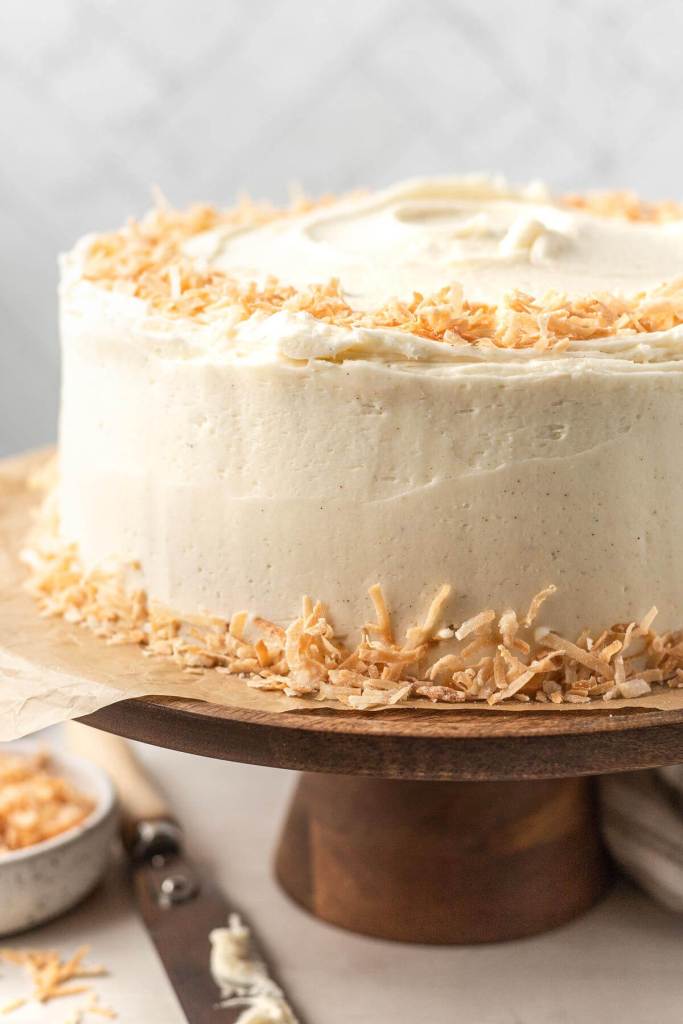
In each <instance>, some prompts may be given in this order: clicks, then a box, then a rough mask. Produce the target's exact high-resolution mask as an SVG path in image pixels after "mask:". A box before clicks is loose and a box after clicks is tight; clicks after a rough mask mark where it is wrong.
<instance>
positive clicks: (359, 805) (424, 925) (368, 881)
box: [276, 775, 608, 944]
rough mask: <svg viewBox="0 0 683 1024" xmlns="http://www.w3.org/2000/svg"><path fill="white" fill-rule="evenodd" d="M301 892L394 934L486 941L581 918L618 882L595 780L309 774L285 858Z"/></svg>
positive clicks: (289, 884) (338, 918)
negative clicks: (599, 819)
mask: <svg viewBox="0 0 683 1024" xmlns="http://www.w3.org/2000/svg"><path fill="white" fill-rule="evenodd" d="M276 874H277V877H278V879H279V881H280V883H281V885H282V886H283V888H284V889H285V890H286V892H288V893H289V895H290V896H291V897H292V898H293V899H295V900H296V901H297V902H298V903H300V904H301V905H302V906H304V907H305V908H306V909H307V910H309V911H310V912H311V913H313V914H315V915H316V916H317V917H320V918H321V919H322V920H324V921H328V922H330V923H332V924H336V925H339V926H341V927H343V928H347V929H350V930H352V931H355V932H361V933H363V934H365V935H373V936H376V937H378V938H382V939H393V940H397V941H404V942H405V941H408V942H428V943H449V944H450V943H467V944H469V943H474V942H492V941H500V940H503V939H515V938H521V937H523V936H527V935H533V934H536V933H538V932H541V931H546V930H547V929H549V928H554V927H556V926H557V925H560V924H563V923H565V922H566V921H569V920H571V919H572V918H573V917H575V916H577V915H578V914H580V913H582V912H584V911H585V910H587V909H588V908H589V907H590V906H592V905H593V903H595V901H596V900H597V899H599V897H600V896H601V895H602V893H603V892H604V891H605V888H606V884H607V880H608V868H607V860H606V857H605V854H604V852H603V849H602V846H601V843H600V838H599V833H598V829H597V825H596V812H595V806H594V800H593V793H592V788H591V782H590V780H589V779H564V780H559V781H535V782H498V783H491V782H480V783H453V782H432V783H430V784H429V785H425V784H424V783H419V782H396V781H393V780H385V779H362V778H354V777H349V776H341V777H339V776H337V777H334V776H324V775H304V776H302V779H301V781H300V783H299V788H298V791H297V793H296V795H295V797H294V800H293V803H292V806H291V809H290V812H289V816H288V819H287V822H286V825H285V828H284V831H283V834H282V838H281V841H280V846H279V849H278V853H277V858H276Z"/></svg>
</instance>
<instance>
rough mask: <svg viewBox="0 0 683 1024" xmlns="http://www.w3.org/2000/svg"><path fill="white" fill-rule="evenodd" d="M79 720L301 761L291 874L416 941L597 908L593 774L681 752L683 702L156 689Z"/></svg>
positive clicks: (473, 934) (323, 901) (278, 761)
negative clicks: (662, 705)
mask: <svg viewBox="0 0 683 1024" xmlns="http://www.w3.org/2000/svg"><path fill="white" fill-rule="evenodd" d="M82 721H84V722H86V723H87V724H88V725H93V726H96V727H97V728H100V729H105V730H107V731H110V732H115V733H118V734H120V735H123V736H127V737H130V738H132V739H137V740H143V741H144V742H147V743H153V744H156V745H158V746H162V747H170V748H172V749H175V750H184V751H189V752H191V753H194V754H203V755H205V756H208V757H216V758H222V759H225V760H232V761H241V762H245V763H248V764H261V765H271V766H274V767H279V768H294V769H298V770H300V771H302V772H303V773H304V774H303V775H302V776H301V779H300V782H299V786H298V789H297V791H296V794H295V796H294V799H293V802H292V805H291V807H290V809H289V814H288V817H287V819H286V823H285V826H284V829H283V832H282V836H281V839H280V843H279V847H278V850H277V854H276V861H275V871H276V874H277V878H278V879H279V881H280V883H281V885H282V886H283V888H284V889H285V890H286V891H287V892H288V893H289V895H290V896H292V897H293V899H295V900H296V901H297V902H298V903H300V904H302V905H303V906H304V907H306V908H307V909H308V910H309V911H311V912H312V913H313V914H315V915H317V916H318V917H319V918H322V919H323V920H325V921H329V922H332V923H333V924H336V925H339V926H341V927H343V928H347V929H350V930H352V931H355V932H361V933H364V934H366V935H374V936H378V937H380V938H383V939H396V940H400V941H406V942H431V943H473V942H491V941H496V940H501V939H512V938H519V937H521V936H525V935H532V934H534V933H537V932H542V931H545V930H546V929H549V928H553V927H555V926H557V925H560V924H562V923H564V922H566V921H569V920H571V919H572V918H573V917H575V916H576V915H578V914H580V913H582V912H583V911H585V910H587V909H588V908H589V907H590V906H591V905H592V904H593V903H595V902H596V900H598V899H599V898H600V896H601V894H602V893H603V892H604V891H605V889H606V886H607V884H608V881H609V874H610V872H609V865H608V862H607V857H606V854H605V852H604V848H603V846H602V843H601V840H600V834H599V830H598V824H597V816H596V806H595V791H594V787H593V784H592V782H593V780H592V779H591V778H590V777H589V776H595V775H599V774H601V773H606V772H613V771H627V770H632V769H640V768H649V767H653V766H657V765H665V764H673V763H675V762H677V761H683V710H670V711H658V710H645V709H632V710H623V711H616V712H611V713H610V712H608V711H606V710H605V711H602V710H598V711H582V712H579V713H571V712H566V711H565V712H562V713H552V712H548V713H545V712H538V713H533V714H524V713H523V712H517V713H514V712H495V711H485V712H479V711H452V712H451V711H431V712H430V711H428V710H425V711H421V710H417V711H413V710H401V711H384V712H374V713H365V714H360V713H355V712H352V713H348V712H343V711H329V710H328V711H325V710H320V711H312V712H298V711H297V712H285V713H282V714H266V713H264V712H254V711H246V710H237V709H231V708H225V707H218V706H215V705H210V704H206V703H201V702H197V701H190V700H177V699H175V700H174V699H169V698H143V699H139V700H127V701H123V702H121V703H119V704H114V705H111V706H109V707H107V708H104V709H102V710H100V711H97V712H96V713H95V714H92V715H89V716H87V717H86V718H84V719H82Z"/></svg>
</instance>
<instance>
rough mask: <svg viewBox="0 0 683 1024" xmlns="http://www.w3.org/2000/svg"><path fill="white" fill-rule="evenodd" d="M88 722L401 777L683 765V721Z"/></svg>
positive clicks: (423, 715) (350, 717) (261, 717)
mask: <svg viewBox="0 0 683 1024" xmlns="http://www.w3.org/2000/svg"><path fill="white" fill-rule="evenodd" d="M83 721H85V722H87V723H88V724H89V725H94V726H96V727H98V728H100V729H104V730H106V731H109V732H115V733H119V734H121V735H124V736H129V737H131V738H133V739H138V740H142V741H144V742H146V743H153V744H155V745H157V746H161V747H170V748H173V749H177V750H185V751H189V752H191V753H194V754H203V755H205V756H207V757H217V758H221V759H223V760H228V761H230V760H232V761H241V762H244V763H247V764H265V765H271V766H273V767H276V768H294V769H298V770H300V771H316V772H333V773H335V774H344V775H366V776H378V777H384V778H394V779H423V780H425V779H434V780H439V779H441V780H470V781H484V780H489V781H491V780H506V779H507V780H514V779H557V778H567V777H572V776H578V775H596V774H602V773H606V772H615V771H629V770H635V769H640V768H648V767H654V766H656V765H664V764H675V763H676V762H678V761H683V711H650V710H645V709H634V710H633V711H629V710H627V711H618V712H614V713H610V712H607V711H594V712H586V711H581V712H578V713H576V714H570V713H567V712H563V713H559V714H553V713H552V712H548V713H547V714H536V715H533V716H532V715H529V716H526V715H521V714H515V715H511V714H507V713H506V712H500V713H496V712H491V711H485V712H476V711H464V712H463V711H461V712H458V711H453V712H450V711H448V712H444V711H437V712H429V711H409V710H401V711H384V712H373V713H365V714H361V713H358V712H342V711H301V712H285V713H283V714H267V713H264V712H255V711H246V710H239V709H232V708H225V707H218V706H214V705H210V704H205V703H202V702H200V701H189V700H173V699H170V698H148V697H146V698H142V699H140V700H135V701H122V702H120V703H118V704H113V705H111V706H109V707H106V708H102V709H101V710H100V711H97V712H95V713H94V714H92V715H88V716H87V717H86V718H84V719H83Z"/></svg>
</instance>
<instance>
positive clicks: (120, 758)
mask: <svg viewBox="0 0 683 1024" xmlns="http://www.w3.org/2000/svg"><path fill="white" fill-rule="evenodd" d="M67 743H68V745H69V746H70V747H71V749H73V750H74V751H75V752H77V753H79V754H81V755H82V756H84V757H87V758H88V759H89V760H91V761H94V762H95V763H97V764H99V765H100V766H101V767H102V768H104V769H105V770H106V771H107V772H108V774H109V775H110V777H111V779H112V781H113V783H114V785H115V787H116V790H117V794H118V797H119V803H120V809H121V838H122V840H123V845H124V848H125V850H126V853H127V855H128V858H129V860H130V865H131V872H132V879H133V891H134V894H135V899H136V902H137V905H138V909H139V911H140V914H141V916H142V920H143V922H144V924H145V926H146V928H147V931H148V933H149V935H150V937H151V939H152V941H153V943H154V945H155V947H156V950H157V952H158V954H159V957H160V959H161V962H162V964H163V966H164V969H165V971H166V974H167V975H168V978H169V981H170V982H171V985H172V986H173V989H174V991H175V993H176V995H177V997H178V1000H179V1002H180V1005H181V1006H182V1008H183V1012H184V1013H185V1016H186V1017H187V1020H188V1022H189V1024H233V1022H234V1021H236V1020H237V1018H238V1017H239V1016H240V1014H241V1012H242V1009H243V1007H242V1008H240V1007H229V1008H227V1009H225V1008H222V1007H220V1008H219V1007H218V1004H219V1002H220V992H219V990H218V988H217V986H216V983H215V981H214V979H213V977H212V975H211V971H210V967H209V933H210V932H211V931H212V929H214V928H224V927H225V926H226V924H227V921H228V915H229V912H230V909H231V908H229V907H228V905H227V903H226V900H225V898H224V896H223V894H222V892H221V891H220V889H219V888H218V887H217V886H216V885H215V884H214V883H213V882H212V881H211V880H210V879H208V878H206V877H204V876H201V877H200V875H199V874H198V872H197V871H196V869H195V868H194V866H193V865H192V863H191V862H190V861H189V860H188V859H187V857H186V855H185V852H184V849H183V833H182V829H181V828H180V825H179V824H178V822H177V821H176V820H175V818H174V816H173V814H172V812H171V810H170V808H169V806H168V804H167V803H166V801H165V800H164V798H163V796H162V795H161V793H160V792H159V790H158V789H157V788H156V786H155V785H154V783H153V782H152V780H151V779H150V777H149V775H147V773H146V772H145V770H144V768H143V766H142V765H141V763H140V762H139V761H138V759H137V758H136V756H135V754H134V753H133V750H132V748H131V746H130V745H129V744H128V743H126V741H125V740H123V739H121V738H120V737H118V736H112V735H110V734H109V733H103V732H100V731H99V730H97V729H93V728H92V727H91V726H86V725H82V724H80V723H79V722H69V723H68V725H67ZM253 955H254V950H252V956H253ZM259 959H261V960H262V957H260V956H259ZM271 977H272V975H271Z"/></svg>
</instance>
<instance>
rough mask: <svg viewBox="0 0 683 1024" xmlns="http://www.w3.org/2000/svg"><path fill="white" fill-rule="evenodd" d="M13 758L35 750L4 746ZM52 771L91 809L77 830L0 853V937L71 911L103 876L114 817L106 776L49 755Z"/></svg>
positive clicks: (67, 757)
mask: <svg viewBox="0 0 683 1024" xmlns="http://www.w3.org/2000/svg"><path fill="white" fill-rule="evenodd" d="M6 749H8V750H9V751H10V752H11V753H17V754H30V753H32V752H34V751H35V749H36V748H35V747H34V746H29V745H28V744H23V743H11V744H7V747H6ZM50 764H51V768H53V769H54V771H55V773H56V774H58V775H61V776H63V777H64V778H66V779H68V780H69V781H70V782H71V783H73V785H74V786H76V787H77V788H78V789H79V790H80V791H81V792H82V793H85V794H87V795H88V796H90V797H91V798H92V799H93V800H94V802H95V807H94V808H93V810H92V811H91V813H90V814H89V815H88V817H87V818H86V819H85V820H84V821H82V822H81V824H80V825H77V826H76V827H75V828H72V829H69V830H68V831H66V832H62V833H61V834H60V835H58V836H55V837H54V838H53V839H47V840H46V841H45V842H43V843H36V844H35V845H34V846H27V847H25V848H24V849H21V850H13V851H12V852H11V853H0V936H3V935H10V934H12V933H13V932H19V931H24V930H25V929H26V928H32V927H34V925H38V924H42V922H43V921H48V920H50V919H51V918H53V917H57V916H58V915H59V914H61V913H62V912H63V911H65V910H68V909H69V908H70V907H73V906H74V904H76V903H78V902H79V900H81V899H83V897H85V896H87V894H88V893H89V892H90V891H91V890H92V889H94V888H95V886H96V885H97V883H98V882H99V880H100V879H101V878H102V875H103V874H104V871H105V868H106V866H107V862H108V860H109V853H110V850H111V844H112V839H113V837H114V834H115V832H116V826H117V812H116V798H115V796H114V788H113V786H112V784H111V782H110V781H109V778H108V776H107V775H106V774H105V773H104V772H103V771H102V770H101V769H100V768H98V767H97V765H94V764H92V763H91V762H90V761H86V760H84V759H83V758H81V757H74V756H73V755H71V754H63V753H62V752H61V751H59V750H56V751H51V754H50Z"/></svg>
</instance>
